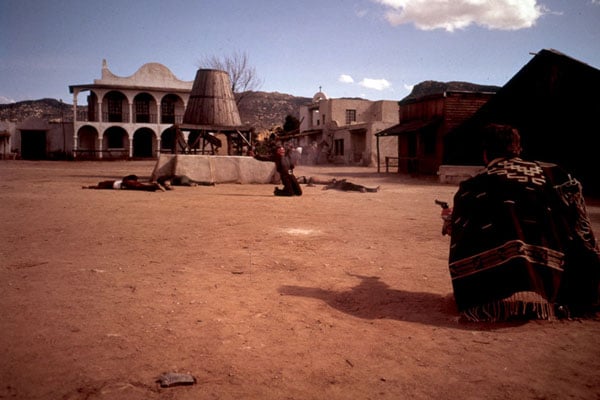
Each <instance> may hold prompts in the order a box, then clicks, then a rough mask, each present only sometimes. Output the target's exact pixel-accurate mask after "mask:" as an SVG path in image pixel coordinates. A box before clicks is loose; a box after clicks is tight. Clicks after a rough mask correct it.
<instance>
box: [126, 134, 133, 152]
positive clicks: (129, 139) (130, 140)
mask: <svg viewBox="0 0 600 400" xmlns="http://www.w3.org/2000/svg"><path fill="white" fill-rule="evenodd" d="M127 140H128V141H129V158H132V157H133V137H132V136H131V133H130V132H127Z"/></svg>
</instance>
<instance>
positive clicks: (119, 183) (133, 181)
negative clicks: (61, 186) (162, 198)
mask: <svg viewBox="0 0 600 400" xmlns="http://www.w3.org/2000/svg"><path fill="white" fill-rule="evenodd" d="M138 179H139V178H138V177H137V175H127V176H124V177H123V178H121V179H117V180H110V181H101V182H98V184H96V185H91V186H82V189H117V190H118V189H121V190H142V191H146V192H155V191H157V190H161V191H164V190H165V188H164V187H163V186H162V185H160V184H159V183H158V182H153V183H142V182H140V181H139V180H138Z"/></svg>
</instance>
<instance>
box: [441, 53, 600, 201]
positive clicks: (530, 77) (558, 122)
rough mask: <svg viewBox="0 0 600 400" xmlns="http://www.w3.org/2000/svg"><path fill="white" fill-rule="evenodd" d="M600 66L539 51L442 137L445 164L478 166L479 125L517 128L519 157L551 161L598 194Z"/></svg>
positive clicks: (479, 158) (479, 149)
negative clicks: (467, 117) (518, 132)
mask: <svg viewBox="0 0 600 400" xmlns="http://www.w3.org/2000/svg"><path fill="white" fill-rule="evenodd" d="M598 92H600V70H598V69H596V68H594V67H591V66H590V65H588V64H585V63H583V62H580V61H578V60H575V59H573V58H571V57H569V56H567V55H564V54H562V53H560V52H558V51H556V50H541V51H540V52H538V53H537V54H536V55H535V56H534V57H533V58H532V59H531V60H530V61H529V62H528V63H527V64H526V65H525V66H524V67H523V68H522V69H521V70H520V71H519V72H518V73H517V74H516V75H515V76H514V77H513V78H512V79H510V80H509V81H508V82H507V83H506V84H505V85H504V86H503V87H502V88H501V89H500V90H499V91H498V92H497V93H496V95H495V96H494V97H493V98H492V99H490V101H489V102H487V103H486V104H485V105H484V106H483V107H481V109H479V111H477V112H476V113H475V114H474V115H473V116H472V117H471V118H469V119H468V120H466V121H465V122H464V123H463V124H461V125H459V126H458V127H457V128H456V129H454V130H453V131H452V132H449V133H448V135H446V138H445V145H444V157H443V159H444V164H447V165H482V164H483V160H482V151H483V150H482V140H481V135H480V132H481V128H482V127H483V126H485V125H486V124H488V123H491V122H496V123H505V124H511V125H513V126H515V127H516V128H518V129H519V131H520V133H521V139H522V147H523V157H524V158H528V159H534V160H540V161H547V162H554V163H557V164H559V165H561V166H563V167H564V168H565V169H567V170H568V171H569V172H571V173H572V174H573V175H574V176H575V177H577V178H578V179H579V180H580V181H582V183H583V186H584V190H586V192H587V193H595V194H600V179H598V175H599V168H598V163H597V161H596V158H597V155H598V147H597V143H598V137H599V136H600V120H599V119H598V115H599V114H598V113H599V111H600V97H598V96H596V95H595V94H596V93H598Z"/></svg>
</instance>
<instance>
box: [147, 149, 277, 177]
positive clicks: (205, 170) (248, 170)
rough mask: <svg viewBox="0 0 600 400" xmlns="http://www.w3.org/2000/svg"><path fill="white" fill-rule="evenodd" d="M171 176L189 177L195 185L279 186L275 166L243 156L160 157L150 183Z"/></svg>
mask: <svg viewBox="0 0 600 400" xmlns="http://www.w3.org/2000/svg"><path fill="white" fill-rule="evenodd" d="M169 175H186V176H188V177H189V178H190V179H193V180H195V181H200V182H211V183H277V182H279V174H278V173H277V171H276V170H275V163H273V162H264V161H258V160H255V159H254V158H252V157H242V156H207V155H187V154H161V155H160V157H159V158H158V160H157V162H156V165H155V167H154V171H152V177H151V179H152V180H156V179H158V178H160V177H163V176H169Z"/></svg>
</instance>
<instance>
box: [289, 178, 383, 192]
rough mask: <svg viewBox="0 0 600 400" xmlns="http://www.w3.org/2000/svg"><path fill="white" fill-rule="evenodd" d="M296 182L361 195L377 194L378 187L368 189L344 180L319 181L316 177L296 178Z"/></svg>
mask: <svg viewBox="0 0 600 400" xmlns="http://www.w3.org/2000/svg"><path fill="white" fill-rule="evenodd" d="M298 182H300V183H305V184H307V186H315V185H325V187H323V190H329V189H335V190H342V191H345V192H361V193H366V192H370V193H375V192H378V191H379V189H380V187H379V186H377V187H375V188H369V187H366V186H363V185H359V184H357V183H352V182H348V181H347V180H346V179H336V178H332V179H321V178H316V177H313V176H311V177H308V178H307V177H305V176H301V177H299V178H298Z"/></svg>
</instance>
